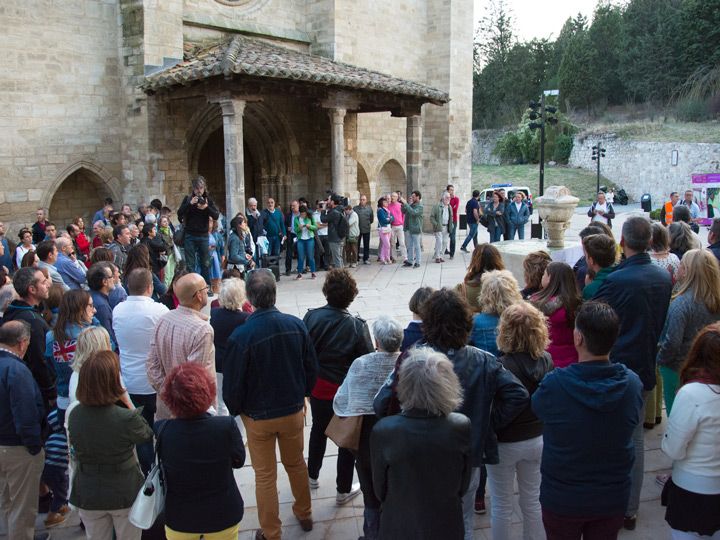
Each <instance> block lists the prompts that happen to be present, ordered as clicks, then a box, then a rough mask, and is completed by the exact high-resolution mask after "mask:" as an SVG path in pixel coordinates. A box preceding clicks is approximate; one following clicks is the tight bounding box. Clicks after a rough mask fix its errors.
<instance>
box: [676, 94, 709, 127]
mask: <svg viewBox="0 0 720 540" xmlns="http://www.w3.org/2000/svg"><path fill="white" fill-rule="evenodd" d="M675 116H676V118H677V119H678V120H680V121H682V122H703V121H704V120H709V119H710V114H709V111H708V104H707V102H706V101H705V100H704V99H692V98H687V99H683V100H681V101H678V102H677V104H676V105H675Z"/></svg>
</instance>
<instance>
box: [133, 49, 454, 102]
mask: <svg viewBox="0 0 720 540" xmlns="http://www.w3.org/2000/svg"><path fill="white" fill-rule="evenodd" d="M233 75H240V76H242V75H246V76H251V77H261V78H270V79H284V80H290V81H301V82H306V83H311V84H319V85H326V86H338V87H343V88H352V89H358V90H369V91H375V92H384V93H388V94H396V95H399V96H408V97H414V98H420V99H423V100H425V101H429V102H432V103H436V104H442V103H446V102H448V101H449V97H448V95H447V93H445V92H442V91H440V90H437V89H435V88H432V87H430V86H426V85H424V84H420V83H416V82H412V81H408V80H405V79H399V78H397V77H391V76H389V75H384V74H382V73H378V72H377V71H370V70H368V69H364V68H360V67H356V66H352V65H350V64H344V63H342V62H334V61H332V60H330V59H328V58H325V57H322V56H317V55H312V54H305V53H301V52H297V51H292V50H289V49H285V48H283V47H278V46H275V45H270V44H269V43H265V42H263V41H259V40H255V39H250V38H246V37H242V36H235V37H233V38H232V39H231V40H227V41H224V42H222V43H218V44H216V45H213V46H211V47H207V48H205V49H202V50H200V51H198V52H197V53H196V54H195V55H194V56H192V57H191V58H189V59H188V60H186V61H184V62H181V63H180V64H177V65H175V66H173V67H171V68H168V69H165V70H163V71H160V72H157V73H154V74H152V75H149V76H148V77H146V79H145V83H144V84H143V85H142V88H143V90H145V91H154V90H158V89H161V88H170V87H173V86H176V85H185V84H188V83H191V82H193V81H199V80H203V79H208V78H210V77H217V76H224V77H232V76H233Z"/></svg>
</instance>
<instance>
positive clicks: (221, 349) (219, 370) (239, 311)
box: [210, 278, 250, 416]
mask: <svg viewBox="0 0 720 540" xmlns="http://www.w3.org/2000/svg"><path fill="white" fill-rule="evenodd" d="M246 298H247V296H246V295H245V282H244V281H243V280H242V279H240V278H229V279H223V280H222V284H221V285H220V295H219V298H218V300H219V301H220V302H219V303H220V307H216V308H213V309H211V310H210V326H212V328H213V331H214V332H215V337H214V338H213V339H214V344H215V372H216V374H217V377H216V382H217V387H218V388H219V389H220V391H219V392H218V393H217V399H218V414H220V415H224V416H227V414H228V410H227V407H225V402H224V401H223V399H222V386H223V375H222V374H223V362H224V360H225V352H226V347H227V342H228V339H229V338H230V334H232V333H233V331H235V329H236V328H237V327H238V326H240V325H241V324H245V321H246V320H247V318H248V317H249V316H250V314H249V313H247V312H245V311H243V304H244V303H245V299H246Z"/></svg>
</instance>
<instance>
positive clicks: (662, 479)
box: [655, 474, 670, 487]
mask: <svg viewBox="0 0 720 540" xmlns="http://www.w3.org/2000/svg"><path fill="white" fill-rule="evenodd" d="M668 480H670V475H669V474H658V475H657V476H656V477H655V483H656V484H657V485H658V486H660V487H665V484H666V483H667V481H668Z"/></svg>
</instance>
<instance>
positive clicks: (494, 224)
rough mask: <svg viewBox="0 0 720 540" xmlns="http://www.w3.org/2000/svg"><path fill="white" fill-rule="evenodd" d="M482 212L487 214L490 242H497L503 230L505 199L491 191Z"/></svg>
mask: <svg viewBox="0 0 720 540" xmlns="http://www.w3.org/2000/svg"><path fill="white" fill-rule="evenodd" d="M483 214H484V215H485V216H487V220H488V224H487V228H488V233H490V242H499V241H500V236H502V234H503V232H505V199H504V198H503V196H502V195H501V194H500V193H499V192H497V191H494V192H493V194H492V200H490V201H489V202H488V203H487V204H486V205H485V208H484V211H483Z"/></svg>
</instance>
